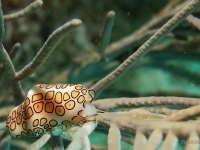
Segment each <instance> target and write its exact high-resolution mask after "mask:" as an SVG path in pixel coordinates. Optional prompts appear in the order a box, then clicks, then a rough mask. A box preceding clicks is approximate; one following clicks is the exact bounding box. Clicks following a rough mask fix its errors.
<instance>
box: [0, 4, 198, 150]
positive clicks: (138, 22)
mask: <svg viewBox="0 0 200 150" xmlns="http://www.w3.org/2000/svg"><path fill="white" fill-rule="evenodd" d="M171 1H173V0H171ZM171 1H169V0H115V1H109V0H87V1H83V0H62V1H61V0H48V1H47V0H43V2H44V4H43V6H42V7H41V8H39V9H38V10H36V11H35V12H34V13H31V14H30V15H28V16H26V17H23V18H20V19H17V20H13V21H9V22H6V23H5V37H4V41H3V43H4V47H5V48H6V49H7V50H8V52H9V50H11V48H12V46H13V45H14V44H15V43H16V42H19V43H20V44H21V47H20V49H19V51H18V52H17V53H16V56H15V58H14V59H13V64H14V66H15V69H16V71H18V70H20V69H22V68H23V67H24V66H25V65H26V64H28V63H29V62H31V61H32V59H33V58H34V56H35V55H36V54H37V52H38V51H39V49H40V48H41V47H42V45H43V44H44V42H45V41H46V39H47V38H48V36H49V35H50V34H51V33H52V32H53V31H54V30H55V29H56V28H58V27H59V26H61V25H62V24H64V23H65V22H67V21H69V20H71V19H73V18H78V19H81V20H82V25H81V27H79V28H78V29H77V30H76V31H73V32H71V33H70V34H68V35H67V36H66V37H65V38H64V39H63V40H62V41H61V42H60V43H59V44H58V46H57V47H56V48H55V50H54V51H53V53H52V54H51V55H50V56H49V58H48V59H47V60H46V62H45V63H44V65H43V66H42V67H41V68H40V69H39V70H37V71H36V72H35V73H34V74H33V75H32V76H31V77H29V78H27V79H25V80H23V81H22V82H21V84H22V88H23V90H24V92H25V93H27V92H28V90H29V89H30V88H31V87H32V86H33V85H35V84H38V83H45V84H51V83H70V84H79V83H80V84H84V85H86V86H88V87H90V86H92V85H93V84H94V83H95V82H96V81H98V80H100V79H102V78H103V77H105V76H106V75H107V74H108V73H110V72H111V71H113V70H114V69H115V68H116V67H117V66H118V65H120V64H121V63H122V62H123V61H124V60H125V59H126V58H127V57H128V56H130V55H131V54H133V53H134V52H135V51H136V50H137V49H138V48H139V47H140V46H141V45H142V44H143V43H144V42H145V41H146V40H147V39H148V38H149V37H150V35H151V33H150V34H149V35H146V36H144V37H143V38H142V39H140V40H139V41H137V40H136V41H135V42H133V43H132V44H129V45H127V46H124V47H123V48H122V49H120V50H118V51H116V52H111V53H109V52H108V53H106V52H107V51H106V50H107V49H106V50H105V53H103V54H102V53H100V51H99V41H100V33H101V31H102V28H103V25H104V22H105V17H106V14H107V13H108V12H109V11H111V10H113V11H114V12H115V21H114V26H113V29H112V34H111V39H110V43H111V44H113V43H117V42H119V41H120V40H122V39H125V38H126V37H128V36H130V35H131V34H133V33H135V32H137V31H138V30H140V29H141V27H145V25H146V24H148V22H150V21H151V20H153V19H155V18H162V15H165V14H166V13H168V12H165V11H164V10H163V8H164V7H165V6H166V5H167V4H168V3H170V2H171ZM174 1H175V2H174V3H176V5H178V4H179V3H181V2H183V0H174ZM31 2H32V1H30V0H28V1H25V0H6V1H2V9H3V13H4V14H10V13H13V12H16V11H18V10H20V9H22V8H24V7H25V6H27V5H28V4H29V3H31ZM199 10H200V9H199ZM199 10H198V11H196V12H195V16H197V17H198V16H199V15H200V14H199ZM167 20H169V17H166V18H164V19H162V21H160V22H159V24H156V26H153V27H151V29H149V30H148V31H155V30H157V29H159V28H160V27H161V26H162V25H163V24H164V23H165V22H166V21H167ZM141 31H142V30H141ZM146 32H147V31H145V30H144V32H141V35H143V34H146ZM172 33H173V36H170V35H169V36H168V37H166V38H165V39H164V40H162V41H161V42H160V43H159V44H158V45H157V46H155V47H154V48H153V49H152V50H151V51H150V52H149V53H148V54H147V55H146V56H144V57H143V58H142V59H140V60H139V62H138V63H137V64H136V65H135V66H133V67H132V68H131V69H130V70H129V71H128V72H126V73H125V74H124V75H123V76H122V77H120V78H119V79H118V80H117V81H116V82H114V83H113V84H112V85H110V86H108V87H107V88H106V89H105V90H104V91H102V93H101V94H100V95H99V96H98V97H97V98H96V99H103V98H119V97H146V96H180V97H194V98H198V97H200V92H199V91H200V65H199V64H200V59H199V56H200V54H199V53H200V43H199V40H200V34H199V33H200V32H199V31H198V30H197V29H196V28H194V27H193V26H191V25H190V24H189V23H188V22H186V21H183V22H182V23H181V24H179V25H178V27H177V28H175V29H174V30H173V31H172ZM111 44H110V45H109V46H112V45H111ZM108 48H109V47H108ZM0 76H1V79H0V85H1V88H0V119H1V121H3V120H5V118H6V117H7V115H6V113H7V114H8V113H9V111H10V110H11V109H12V108H13V107H14V101H13V97H12V92H11V91H12V90H11V88H10V84H9V83H8V77H7V75H6V73H5V72H4V71H3V70H1V72H0ZM121 134H122V141H121V147H122V149H123V150H129V149H133V141H134V136H133V135H129V134H127V133H123V132H122V133H121ZM107 135H108V131H107V130H104V129H101V128H99V129H98V128H97V129H96V130H95V131H94V132H93V133H92V134H91V135H90V137H89V138H90V142H91V144H92V145H93V149H102V150H103V149H107V138H108V136H107ZM123 135H124V136H123ZM1 137H3V135H1ZM1 137H0V138H1ZM34 141H35V139H34V138H30V139H23V140H22V139H16V138H13V139H12V147H11V149H12V150H15V149H19V150H24V149H27V147H28V145H29V144H31V143H33V142H34ZM46 149H50V145H49V144H48V143H47V144H46V145H45V146H44V147H43V148H42V150H46ZM178 149H182V146H181V145H179V147H178Z"/></svg>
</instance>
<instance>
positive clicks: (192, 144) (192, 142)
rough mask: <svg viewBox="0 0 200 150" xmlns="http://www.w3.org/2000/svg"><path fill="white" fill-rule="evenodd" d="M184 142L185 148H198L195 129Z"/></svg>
mask: <svg viewBox="0 0 200 150" xmlns="http://www.w3.org/2000/svg"><path fill="white" fill-rule="evenodd" d="M185 144H186V148H185V150H198V149H199V135H198V134H197V133H196V132H195V131H192V132H191V134H190V136H189V138H188V139H187V141H186V143H185Z"/></svg>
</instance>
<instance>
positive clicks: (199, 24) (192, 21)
mask: <svg viewBox="0 0 200 150" xmlns="http://www.w3.org/2000/svg"><path fill="white" fill-rule="evenodd" d="M185 20H186V21H187V22H188V23H190V24H191V25H193V26H194V27H195V28H197V29H198V30H200V20H199V18H197V17H194V16H193V15H189V16H188V17H187V18H186V19H185Z"/></svg>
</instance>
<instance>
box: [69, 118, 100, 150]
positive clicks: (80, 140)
mask: <svg viewBox="0 0 200 150" xmlns="http://www.w3.org/2000/svg"><path fill="white" fill-rule="evenodd" d="M95 127H96V124H95V123H94V122H88V123H85V124H83V126H82V127H80V128H78V130H77V131H76V132H75V134H74V135H73V140H72V142H71V143H70V144H69V146H68V147H67V150H71V149H81V148H84V149H86V150H90V149H91V148H90V144H89V143H88V142H90V141H89V140H88V137H86V136H88V135H89V134H91V133H92V131H93V130H94V129H95ZM85 146H86V147H85Z"/></svg>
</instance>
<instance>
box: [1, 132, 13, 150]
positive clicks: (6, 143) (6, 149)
mask: <svg viewBox="0 0 200 150" xmlns="http://www.w3.org/2000/svg"><path fill="white" fill-rule="evenodd" d="M11 141H12V138H11V136H10V135H9V134H8V133H7V132H4V133H3V135H2V136H1V140H0V148H1V149H2V150H10V147H11Z"/></svg>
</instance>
